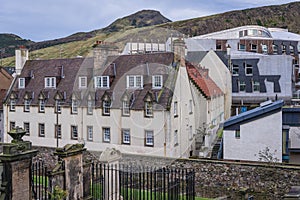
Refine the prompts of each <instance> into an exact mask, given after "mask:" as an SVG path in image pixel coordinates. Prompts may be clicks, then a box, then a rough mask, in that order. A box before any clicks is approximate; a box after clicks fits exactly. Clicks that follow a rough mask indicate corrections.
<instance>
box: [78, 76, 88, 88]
mask: <svg viewBox="0 0 300 200" xmlns="http://www.w3.org/2000/svg"><path fill="white" fill-rule="evenodd" d="M79 88H87V77H86V76H79Z"/></svg>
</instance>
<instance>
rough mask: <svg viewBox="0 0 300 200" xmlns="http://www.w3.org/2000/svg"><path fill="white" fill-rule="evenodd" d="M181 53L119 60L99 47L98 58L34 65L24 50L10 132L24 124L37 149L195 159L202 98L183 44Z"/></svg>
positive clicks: (178, 47)
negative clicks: (73, 147)
mask: <svg viewBox="0 0 300 200" xmlns="http://www.w3.org/2000/svg"><path fill="white" fill-rule="evenodd" d="M174 51H175V53H171V52H158V53H149V54H136V55H118V50H117V49H116V48H114V47H112V46H111V45H109V44H106V43H98V45H97V46H96V47H95V49H94V57H91V58H72V59H53V60H28V51H26V50H25V49H22V50H18V51H17V52H16V56H17V57H16V74H17V76H16V78H15V80H16V81H15V82H14V84H13V86H12V88H11V90H10V91H9V94H8V96H7V99H6V101H5V106H4V111H5V113H6V114H7V115H6V117H5V120H4V122H5V123H4V124H5V126H4V129H5V131H7V130H9V129H11V128H12V127H14V126H21V127H24V129H25V130H26V131H27V135H26V136H25V139H27V140H30V141H32V143H33V145H36V146H48V147H56V146H60V147H61V146H63V145H65V144H67V143H78V142H83V143H85V145H86V147H87V148H88V149H89V150H95V151H103V150H104V149H106V148H107V147H114V148H117V149H118V150H120V151H121V152H123V153H132V154H143V155H155V156H168V157H188V156H190V155H193V150H194V138H195V137H194V135H195V133H196V125H195V113H197V112H198V111H195V110H194V109H195V101H196V99H195V97H193V95H192V89H191V84H190V81H189V77H188V73H187V69H186V65H185V60H184V57H185V56H184V52H185V49H184V45H183V43H182V41H180V40H179V41H177V42H175V43H174ZM10 140H11V138H10V137H9V136H8V135H7V134H5V137H4V141H5V142H9V141H10Z"/></svg>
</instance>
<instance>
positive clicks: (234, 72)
mask: <svg viewBox="0 0 300 200" xmlns="http://www.w3.org/2000/svg"><path fill="white" fill-rule="evenodd" d="M239 70H240V69H239V65H236V64H233V65H232V75H233V76H238V75H239Z"/></svg>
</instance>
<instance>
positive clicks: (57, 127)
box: [54, 124, 61, 138]
mask: <svg viewBox="0 0 300 200" xmlns="http://www.w3.org/2000/svg"><path fill="white" fill-rule="evenodd" d="M54 128H55V130H54V131H55V133H54V135H55V138H57V135H58V138H61V124H55V125H54Z"/></svg>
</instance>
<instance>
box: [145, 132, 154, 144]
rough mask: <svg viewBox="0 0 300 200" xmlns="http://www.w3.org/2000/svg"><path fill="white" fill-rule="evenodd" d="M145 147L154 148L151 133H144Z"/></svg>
mask: <svg viewBox="0 0 300 200" xmlns="http://www.w3.org/2000/svg"><path fill="white" fill-rule="evenodd" d="M145 146H152V147H153V146H154V134H153V131H145Z"/></svg>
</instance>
